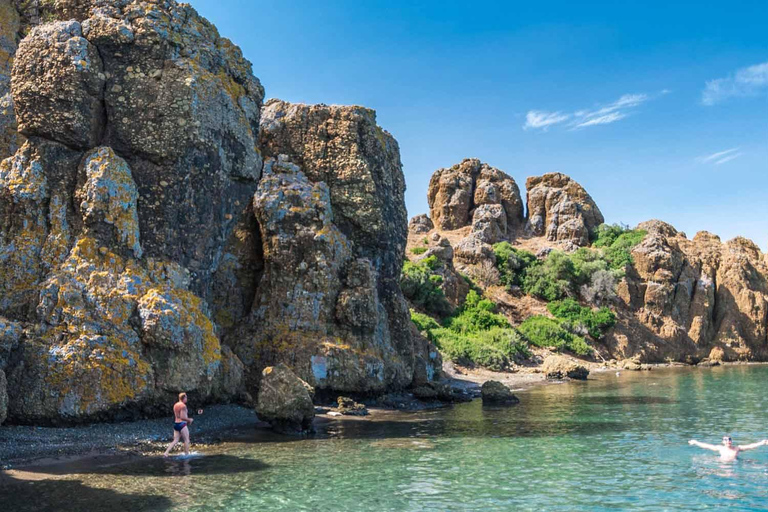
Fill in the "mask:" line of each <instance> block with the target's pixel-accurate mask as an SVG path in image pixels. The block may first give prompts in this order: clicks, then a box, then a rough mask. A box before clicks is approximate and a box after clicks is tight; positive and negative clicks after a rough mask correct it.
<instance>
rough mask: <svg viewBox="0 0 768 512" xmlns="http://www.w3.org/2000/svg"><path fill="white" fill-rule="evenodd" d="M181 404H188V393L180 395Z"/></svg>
mask: <svg viewBox="0 0 768 512" xmlns="http://www.w3.org/2000/svg"><path fill="white" fill-rule="evenodd" d="M179 402H184V403H187V394H186V393H179Z"/></svg>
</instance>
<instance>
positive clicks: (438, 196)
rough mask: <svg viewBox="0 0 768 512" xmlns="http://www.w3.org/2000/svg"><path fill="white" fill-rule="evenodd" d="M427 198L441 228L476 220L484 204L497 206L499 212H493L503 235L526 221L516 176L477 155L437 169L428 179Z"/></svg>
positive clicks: (506, 234)
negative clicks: (474, 217)
mask: <svg viewBox="0 0 768 512" xmlns="http://www.w3.org/2000/svg"><path fill="white" fill-rule="evenodd" d="M427 200H428V202H429V210H430V217H431V218H432V221H433V222H434V224H435V226H436V227H437V228H439V229H441V230H453V229H459V228H462V227H464V226H469V225H471V224H473V216H474V215H475V209H476V208H478V207H481V206H484V205H488V206H491V205H493V206H497V207H498V208H497V210H498V212H500V213H497V211H494V212H493V215H494V216H495V218H496V220H495V222H496V223H497V224H498V225H499V228H500V229H501V228H502V227H503V233H502V235H503V236H511V235H514V233H515V232H517V230H519V229H520V228H522V227H523V224H524V219H523V201H522V199H521V198H520V189H519V188H518V186H517V183H515V180H513V179H512V178H511V177H510V176H509V175H507V174H506V173H504V172H502V171H500V170H499V169H496V168H495V167H491V166H490V165H488V164H485V163H482V162H480V160H478V159H476V158H471V159H465V160H463V161H462V162H461V163H459V164H457V165H454V166H453V167H450V168H447V169H438V170H437V171H435V173H434V174H433V175H432V178H431V179H430V180H429V190H428V192H427ZM486 215H487V213H482V214H481V217H484V216H486ZM499 217H503V221H502V220H500V219H499Z"/></svg>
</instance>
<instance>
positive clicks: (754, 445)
mask: <svg viewBox="0 0 768 512" xmlns="http://www.w3.org/2000/svg"><path fill="white" fill-rule="evenodd" d="M767 444H768V439H763V440H762V441H758V442H757V443H752V444H744V445H741V444H740V445H739V450H741V451H744V450H754V449H755V448H760V447H761V446H765V445H767Z"/></svg>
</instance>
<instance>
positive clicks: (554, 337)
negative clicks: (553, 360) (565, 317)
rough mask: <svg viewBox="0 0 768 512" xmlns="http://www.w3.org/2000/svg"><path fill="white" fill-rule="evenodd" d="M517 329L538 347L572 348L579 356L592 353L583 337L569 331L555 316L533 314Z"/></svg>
mask: <svg viewBox="0 0 768 512" xmlns="http://www.w3.org/2000/svg"><path fill="white" fill-rule="evenodd" d="M517 330H518V331H519V332H520V334H522V335H523V336H524V337H525V338H526V339H527V340H528V343H530V344H531V345H534V346H537V347H543V348H550V349H554V350H564V349H565V350H570V351H571V352H573V353H574V354H576V355H579V356H586V355H589V354H591V353H592V347H590V346H589V344H588V343H587V341H586V340H585V339H584V338H583V337H581V336H577V335H574V334H573V333H571V332H569V331H567V330H566V329H564V328H563V326H562V325H561V322H560V321H558V320H556V319H554V318H548V317H545V316H531V317H528V318H527V319H525V321H524V322H523V323H522V324H520V326H519V327H518V328H517Z"/></svg>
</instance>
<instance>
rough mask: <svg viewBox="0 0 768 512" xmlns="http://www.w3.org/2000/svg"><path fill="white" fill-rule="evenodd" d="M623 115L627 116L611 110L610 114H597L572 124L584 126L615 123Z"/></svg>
mask: <svg viewBox="0 0 768 512" xmlns="http://www.w3.org/2000/svg"><path fill="white" fill-rule="evenodd" d="M625 117H627V114H624V113H621V112H611V113H610V114H605V115H599V116H597V117H594V116H592V117H589V118H588V119H587V120H586V121H581V122H578V124H574V125H573V127H574V128H584V127H586V126H595V125H598V124H611V123H615V122H616V121H620V120H621V119H624V118H625Z"/></svg>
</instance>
